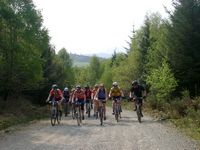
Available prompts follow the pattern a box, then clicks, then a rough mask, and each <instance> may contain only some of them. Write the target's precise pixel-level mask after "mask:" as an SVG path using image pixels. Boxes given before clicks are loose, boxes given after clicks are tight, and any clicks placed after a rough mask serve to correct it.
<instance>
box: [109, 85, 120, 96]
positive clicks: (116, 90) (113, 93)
mask: <svg viewBox="0 0 200 150" xmlns="http://www.w3.org/2000/svg"><path fill="white" fill-rule="evenodd" d="M111 96H112V97H118V96H121V89H120V88H119V87H112V88H111Z"/></svg>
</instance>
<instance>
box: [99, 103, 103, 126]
mask: <svg viewBox="0 0 200 150" xmlns="http://www.w3.org/2000/svg"><path fill="white" fill-rule="evenodd" d="M99 118H100V124H101V126H102V125H103V108H102V106H100V108H99Z"/></svg>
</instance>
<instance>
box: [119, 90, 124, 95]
mask: <svg viewBox="0 0 200 150" xmlns="http://www.w3.org/2000/svg"><path fill="white" fill-rule="evenodd" d="M120 93H121V97H124V92H123V91H122V89H120Z"/></svg>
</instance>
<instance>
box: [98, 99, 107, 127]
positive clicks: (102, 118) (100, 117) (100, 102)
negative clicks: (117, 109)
mask: <svg viewBox="0 0 200 150" xmlns="http://www.w3.org/2000/svg"><path fill="white" fill-rule="evenodd" d="M104 111H105V110H104V105H103V101H101V100H99V108H98V112H99V119H100V125H101V126H102V125H103V120H104V117H105V113H104Z"/></svg>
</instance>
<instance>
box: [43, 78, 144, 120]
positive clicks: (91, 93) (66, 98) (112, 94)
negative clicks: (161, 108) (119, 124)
mask: <svg viewBox="0 0 200 150" xmlns="http://www.w3.org/2000/svg"><path fill="white" fill-rule="evenodd" d="M146 94H147V93H146V90H145V88H144V87H143V86H142V85H140V84H139V83H138V81H133V82H132V86H131V89H130V92H129V99H131V100H134V97H138V98H139V103H141V105H142V103H143V99H144V98H146ZM122 98H124V93H123V91H122V89H121V88H120V87H119V85H118V83H117V82H113V84H112V88H111V89H110V91H109V93H108V92H107V90H106V88H105V87H104V84H99V85H98V84H96V85H95V86H94V88H90V87H89V85H86V86H85V87H84V88H82V87H81V86H80V85H77V86H76V87H75V88H73V89H71V91H70V90H69V89H68V88H67V87H65V88H64V90H63V91H61V90H60V89H59V88H58V86H57V85H56V84H53V85H52V89H51V90H50V92H49V96H48V98H47V100H46V102H51V101H52V100H55V101H57V103H58V110H59V111H60V113H61V115H62V107H61V106H62V103H68V104H74V103H76V102H78V103H79V104H80V106H81V113H82V119H83V120H84V118H85V117H84V110H85V104H86V103H87V104H88V103H89V104H91V108H93V110H94V114H93V116H96V115H97V112H98V108H99V104H100V103H101V104H102V105H103V108H104V120H106V107H105V106H106V101H107V100H108V99H112V100H113V103H112V108H113V113H112V114H113V115H114V102H115V100H116V99H117V100H118V102H119V105H120V111H121V112H122V108H121V100H122ZM133 104H134V105H133V107H134V108H135V103H133ZM135 109H136V108H135ZM135 109H134V110H135ZM67 113H69V112H67ZM87 113H88V112H87V109H86V114H87ZM66 115H67V114H65V116H66ZM142 116H143V115H142Z"/></svg>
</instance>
